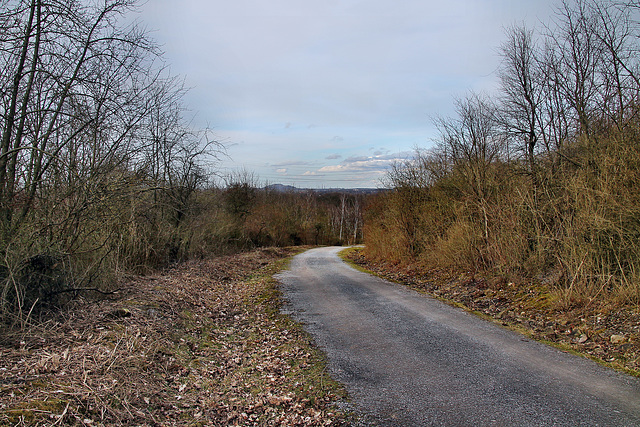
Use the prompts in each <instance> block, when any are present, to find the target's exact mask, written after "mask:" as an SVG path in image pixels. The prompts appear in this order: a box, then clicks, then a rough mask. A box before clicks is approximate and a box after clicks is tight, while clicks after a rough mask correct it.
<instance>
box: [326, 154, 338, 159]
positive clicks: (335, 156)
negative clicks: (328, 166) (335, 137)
mask: <svg viewBox="0 0 640 427" xmlns="http://www.w3.org/2000/svg"><path fill="white" fill-rule="evenodd" d="M341 158H342V156H341V155H340V154H332V155H330V156H327V157H325V159H327V160H338V159H341Z"/></svg>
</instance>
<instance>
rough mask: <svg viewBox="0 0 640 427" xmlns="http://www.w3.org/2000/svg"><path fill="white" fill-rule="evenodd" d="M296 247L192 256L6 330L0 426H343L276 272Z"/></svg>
mask: <svg viewBox="0 0 640 427" xmlns="http://www.w3.org/2000/svg"><path fill="white" fill-rule="evenodd" d="M294 251H295V250H294V249H262V250H256V251H252V252H248V253H242V254H238V255H230V256H221V257H216V258H212V259H208V260H198V261H190V262H186V263H183V264H180V265H178V266H176V267H174V268H172V269H170V270H168V271H165V272H163V273H159V274H156V275H151V276H146V277H132V278H130V279H129V280H128V281H127V282H126V283H125V284H123V286H122V287H121V289H120V291H119V292H118V294H116V295H114V296H112V297H111V298H110V299H104V300H101V301H94V300H85V299H79V300H77V301H75V302H73V303H72V305H71V306H70V307H68V308H67V309H65V310H63V311H60V312H59V313H57V314H56V315H55V316H54V317H52V318H50V319H49V320H47V321H42V322H39V323H34V324H32V325H30V326H28V327H26V328H24V329H20V330H13V329H9V328H5V329H3V330H1V331H0V425H12V426H14V425H36V426H37V425H82V426H100V425H139V426H223V425H246V426H251V425H260V426H270V425H271V426H339V425H346V424H348V422H347V419H348V416H347V415H345V414H344V413H343V412H341V411H340V409H339V408H340V406H339V405H341V404H342V402H344V399H345V397H346V393H345V391H344V389H343V388H342V387H341V386H340V385H339V384H338V383H336V382H334V381H333V380H332V379H331V378H330V376H329V375H328V373H327V372H326V365H325V360H324V358H323V355H322V354H321V353H320V352H319V351H318V350H316V349H315V348H314V347H313V344H312V342H311V339H310V338H309V336H308V335H307V334H306V333H305V332H304V331H303V330H302V328H301V327H300V326H299V325H297V324H296V323H295V322H293V321H292V320H291V319H290V318H289V317H288V316H285V315H283V314H281V313H280V311H279V304H280V300H279V293H278V291H277V283H276V282H275V279H273V278H272V276H273V274H275V273H276V272H277V271H278V269H279V268H282V266H283V265H284V264H283V260H285V259H286V257H288V256H290V255H292V254H293V253H294Z"/></svg>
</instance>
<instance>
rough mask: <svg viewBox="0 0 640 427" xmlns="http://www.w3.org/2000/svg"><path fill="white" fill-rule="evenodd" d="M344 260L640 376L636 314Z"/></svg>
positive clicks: (493, 283)
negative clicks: (558, 303)
mask: <svg viewBox="0 0 640 427" xmlns="http://www.w3.org/2000/svg"><path fill="white" fill-rule="evenodd" d="M348 257H349V259H350V260H351V261H352V262H354V263H356V264H358V265H361V266H363V267H364V268H366V269H368V270H370V271H373V272H375V273H376V274H378V275H379V276H381V277H384V278H387V279H389V280H392V281H396V282H399V283H403V284H406V285H408V286H411V287H413V288H415V289H418V290H420V291H423V292H426V293H428V294H431V295H433V296H435V297H438V298H443V299H445V300H447V301H454V302H456V303H459V304H462V305H463V306H464V307H466V308H467V309H469V310H472V311H475V312H477V313H481V314H483V315H485V316H487V317H488V318H490V319H493V321H495V322H497V323H499V324H502V325H504V326H509V327H516V328H517V329H519V330H521V331H523V332H525V333H526V334H528V335H530V336H531V337H533V338H535V339H538V340H542V341H547V342H550V343H553V344H556V345H558V346H560V347H561V348H563V349H566V350H572V351H575V352H578V353H581V354H584V355H586V356H589V357H592V358H594V359H596V360H598V361H601V362H604V363H608V364H610V365H611V366H612V367H615V368H618V369H623V370H626V371H627V372H628V373H630V374H633V375H636V376H640V311H638V310H637V308H636V309H635V310H634V309H632V308H617V309H612V308H611V307H603V306H600V307H598V306H596V305H589V306H585V307H572V308H570V309H560V308H557V307H555V306H554V304H553V303H552V301H550V299H551V295H550V293H549V290H548V289H545V287H544V286H533V285H531V286H527V285H526V284H525V285H520V286H516V285H515V284H513V283H509V282H506V281H504V280H502V279H500V278H496V279H494V280H490V279H485V278H480V277H477V276H474V275H471V274H469V273H467V274H465V273H460V272H455V271H445V270H438V269H432V270H428V269H423V268H420V267H417V266H415V265H413V266H412V265H409V266H400V265H397V264H390V263H384V262H375V261H371V260H368V259H366V258H365V257H364V256H363V254H362V253H361V252H359V251H352V252H350V253H349V255H348Z"/></svg>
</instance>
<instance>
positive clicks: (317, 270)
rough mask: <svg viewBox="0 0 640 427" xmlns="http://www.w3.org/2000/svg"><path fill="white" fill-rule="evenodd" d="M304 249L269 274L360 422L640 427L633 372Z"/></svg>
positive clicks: (639, 384)
mask: <svg viewBox="0 0 640 427" xmlns="http://www.w3.org/2000/svg"><path fill="white" fill-rule="evenodd" d="M341 249H342V248H320V249H314V250H311V251H308V252H305V253H303V254H300V255H298V256H296V257H295V258H294V260H293V261H292V263H291V268H290V270H289V271H286V272H284V273H282V274H280V275H279V276H278V279H279V280H280V282H281V283H282V290H283V292H284V296H285V299H286V300H287V301H288V304H287V306H286V307H285V310H287V311H290V312H291V313H292V314H293V315H294V317H295V318H296V319H297V320H299V321H302V322H303V323H305V325H306V328H307V330H308V331H309V332H310V333H311V334H312V335H313V337H314V338H315V340H316V342H317V344H318V345H319V346H320V347H321V348H322V349H323V350H324V351H325V352H326V353H327V355H328V358H329V368H330V370H331V372H332V374H333V376H334V377H335V378H336V379H337V380H338V381H341V382H343V383H344V384H346V387H347V390H348V391H349V393H350V394H351V397H352V400H353V403H354V404H355V405H356V407H357V408H358V409H359V410H361V411H362V412H363V413H365V414H369V415H370V417H369V418H368V421H367V423H368V424H370V425H398V426H412V425H447V426H485V425H486V426H490V425H497V426H512V425H522V426H550V425H558V426H579V425H585V426H587V425H588V426H594V425H601V426H617V425H621V426H640V380H639V379H636V378H632V377H629V376H626V375H622V374H619V373H616V372H614V371H612V370H610V369H606V368H603V367H601V366H600V365H597V364H596V363H594V362H592V361H589V360H587V359H584V358H581V357H576V356H571V355H569V354H566V353H563V352H561V351H559V350H556V349H554V348H551V347H547V346H545V345H542V344H540V343H537V342H534V341H531V340H528V339H526V338H524V337H523V336H521V335H519V334H516V333H513V332H511V331H508V330H505V329H503V328H500V327H498V326H496V325H494V324H492V323H489V322H487V321H484V320H481V319H479V318H477V317H475V316H473V315H471V314H468V313H466V312H464V311H463V310H460V309H457V308H453V307H450V306H448V305H446V304H443V303H441V302H439V301H437V300H435V299H432V298H429V297H426V296H424V295H421V294H419V293H417V292H414V291H411V290H408V289H406V288H404V287H402V286H400V285H396V284H392V283H389V282H386V281H384V280H381V279H378V278H375V277H373V276H370V275H368V274H364V273H361V272H358V271H356V270H354V269H352V268H350V267H349V266H347V265H346V264H345V263H343V262H342V261H341V260H340V259H339V258H338V257H337V253H338V252H339V251H340V250H341Z"/></svg>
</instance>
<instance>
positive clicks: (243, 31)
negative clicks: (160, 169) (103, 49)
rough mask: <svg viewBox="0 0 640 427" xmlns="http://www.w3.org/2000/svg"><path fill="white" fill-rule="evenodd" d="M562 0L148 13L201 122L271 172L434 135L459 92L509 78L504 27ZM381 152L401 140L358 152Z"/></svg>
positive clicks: (232, 5)
mask: <svg viewBox="0 0 640 427" xmlns="http://www.w3.org/2000/svg"><path fill="white" fill-rule="evenodd" d="M557 1H558V0H535V1H531V0H483V1H481V2H479V1H477V0H449V1H446V2H442V1H439V0H438V1H436V0H403V1H401V2H392V1H390V0H370V1H367V2H364V1H362V0H353V1H344V0H325V1H313V2H301V1H297V0H273V1H271V2H264V1H263V0H234V1H227V0H225V1H223V0H183V1H181V2H180V3H179V4H178V3H176V2H175V0H154V1H149V2H146V3H145V4H144V5H142V6H141V10H142V16H141V17H140V19H141V20H142V21H143V23H144V24H146V25H147V26H148V27H149V28H151V29H153V30H156V31H154V32H153V33H152V35H153V37H155V38H157V40H158V42H159V43H160V45H162V47H163V49H164V50H165V51H166V57H165V59H166V60H167V62H168V63H169V64H170V66H171V70H172V72H174V73H178V74H181V75H184V76H186V85H187V86H189V87H193V89H192V90H191V91H190V92H189V93H188V94H187V97H186V99H185V102H186V104H187V105H188V107H189V108H190V109H191V110H193V111H197V112H198V116H197V122H198V124H200V123H202V124H203V125H205V124H208V125H210V126H211V127H213V129H214V130H215V131H216V132H217V133H218V134H219V136H220V139H221V140H222V142H223V143H225V144H227V145H229V146H230V147H229V150H228V154H229V156H230V157H231V160H230V161H224V162H223V163H224V164H225V165H226V166H225V167H229V168H231V167H237V166H238V165H240V166H245V167H246V168H247V169H249V170H255V171H256V173H257V174H258V175H260V176H263V175H264V176H265V177H268V178H270V179H271V178H278V177H279V176H278V175H275V176H274V175H273V174H274V173H276V174H277V173H278V170H282V169H287V174H288V175H290V176H292V177H293V176H302V175H303V174H304V172H305V171H313V167H314V166H316V167H318V168H319V169H318V170H320V168H322V167H326V168H337V170H343V171H345V170H349V171H355V170H357V168H360V169H361V170H363V171H364V170H370V169H374V170H375V168H376V167H380V168H382V167H383V166H382V165H383V163H384V161H385V159H384V158H383V155H384V153H389V152H399V151H403V150H408V149H410V148H411V147H413V146H415V145H425V144H429V141H430V139H431V138H433V137H434V136H435V130H434V128H433V126H432V124H431V123H430V117H434V116H436V115H438V114H441V115H444V116H446V115H448V114H451V112H452V110H453V102H452V95H454V94H461V93H464V92H466V91H467V90H469V89H474V88H475V89H489V90H491V89H492V88H493V87H495V83H496V81H497V78H496V74H495V71H496V69H497V67H498V65H499V57H498V55H497V54H496V50H497V48H498V46H499V44H500V43H501V42H502V41H503V39H504V37H503V35H502V34H503V33H502V28H504V27H506V26H508V25H510V24H512V23H514V22H516V23H519V22H522V21H525V20H526V21H527V22H529V23H533V24H536V23H537V21H538V19H540V20H543V21H546V20H547V17H548V16H549V15H550V14H551V12H552V9H551V7H550V5H552V4H556V3H557ZM231 145H233V146H231ZM368 147H387V149H382V148H379V149H377V150H374V151H370V152H369V153H370V154H373V156H372V157H368V158H362V156H358V154H360V153H363V152H367V148H368ZM387 150H390V151H387ZM332 156H340V157H332ZM350 156H351V157H353V158H352V159H350V160H349V161H347V160H345V161H343V162H342V163H340V164H339V165H332V164H328V163H329V161H331V160H338V159H345V158H348V157H350ZM356 157H361V158H360V159H357V158H356ZM286 159H300V160H299V161H297V163H296V162H287V161H286ZM333 173H337V172H333ZM270 174H271V175H270ZM307 176H309V177H310V178H311V176H310V175H307ZM362 176H363V182H365V181H366V182H367V183H370V182H371V181H370V178H369V177H368V176H365V175H364V172H363V175H362ZM318 178H323V177H318ZM292 179H293V178H292ZM350 179H356V177H355V176H353V177H350ZM305 182H307V181H305ZM316 183H317V185H318V186H321V185H324V184H323V181H322V180H320V179H319V180H318V181H316ZM353 185H356V184H353Z"/></svg>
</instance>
